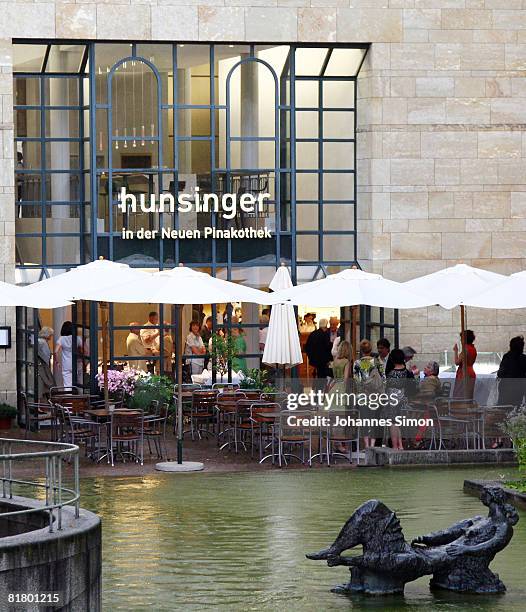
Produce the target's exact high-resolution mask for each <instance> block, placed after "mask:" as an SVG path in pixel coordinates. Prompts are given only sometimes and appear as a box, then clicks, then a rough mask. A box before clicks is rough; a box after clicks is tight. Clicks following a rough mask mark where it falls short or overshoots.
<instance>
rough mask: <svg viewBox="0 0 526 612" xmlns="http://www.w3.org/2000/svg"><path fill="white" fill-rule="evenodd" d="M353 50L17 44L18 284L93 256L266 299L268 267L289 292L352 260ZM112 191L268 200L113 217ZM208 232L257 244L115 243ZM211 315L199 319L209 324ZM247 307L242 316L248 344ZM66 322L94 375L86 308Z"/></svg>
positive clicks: (118, 333)
mask: <svg viewBox="0 0 526 612" xmlns="http://www.w3.org/2000/svg"><path fill="white" fill-rule="evenodd" d="M366 47H367V46H366V45H356V46H345V47H344V46H337V47H335V46H326V47H308V46H303V45H251V44H242V45H235V44H219V43H215V44H204V43H203V44H176V43H165V44H160V43H155V44H153V43H148V42H145V43H81V42H79V43H76V44H62V43H60V42H50V43H49V44H36V45H28V44H16V45H15V47H14V48H15V53H14V71H15V143H16V154H17V166H16V206H17V222H16V224H17V227H16V231H17V243H16V247H17V263H18V268H19V271H20V273H23V271H26V272H24V273H25V274H27V273H28V272H27V271H28V270H30V269H41V270H43V271H44V272H43V273H44V275H49V274H51V273H53V268H56V269H57V270H56V272H58V271H59V270H63V269H67V268H70V267H72V266H75V265H78V264H79V263H84V262H87V261H91V260H94V259H96V258H98V257H100V256H103V257H105V258H108V259H111V260H115V261H121V262H125V263H129V264H131V265H133V266H137V267H141V268H149V269H152V270H157V269H162V268H166V267H173V266H176V265H178V264H179V262H183V263H185V264H186V265H190V266H194V267H198V268H201V269H206V271H208V272H210V273H211V274H213V275H218V276H222V277H224V278H228V279H232V280H241V281H243V282H245V283H248V284H251V285H253V286H257V287H260V288H265V287H266V286H268V282H269V281H270V278H271V276H272V273H273V271H274V270H275V268H276V267H277V266H278V265H279V264H280V263H281V262H285V263H287V264H288V265H290V267H291V270H292V276H293V281H294V282H301V281H302V280H308V279H310V278H311V277H312V270H313V269H316V270H318V271H320V270H321V273H322V274H326V273H328V272H330V271H331V270H336V269H341V268H344V267H349V266H350V265H353V264H355V263H357V236H356V195H355V194H356V175H355V167H356V151H355V125H356V111H357V109H356V78H357V75H358V72H359V70H360V67H361V64H362V62H363V59H364V57H365V53H366ZM122 187H125V188H126V190H127V192H128V193H131V194H133V195H135V196H136V197H137V198H138V199H139V198H140V197H141V195H142V196H145V195H149V194H155V196H156V197H157V198H159V196H160V195H161V194H168V193H171V194H172V195H174V197H176V198H177V196H178V195H179V194H180V193H182V192H185V193H200V194H204V193H207V194H215V195H216V196H217V197H218V198H221V197H222V195H223V194H226V193H233V194H247V193H248V194H251V195H252V196H253V197H254V198H257V197H258V196H260V195H261V194H269V196H267V197H266V198H265V199H264V203H263V205H262V206H261V207H259V208H258V210H256V211H254V212H241V213H239V214H238V215H236V216H235V217H234V218H233V219H229V218H228V216H226V215H225V214H223V213H221V212H214V211H213V210H212V211H208V212H207V211H203V210H200V211H195V212H191V213H184V214H182V213H178V212H177V211H175V212H173V213H172V212H166V213H163V214H161V215H159V214H151V213H141V214H131V213H130V211H129V210H127V209H126V210H124V211H123V210H122V207H121V206H120V202H119V199H118V197H119V193H120V190H121V188H122ZM198 198H202V195H201V196H198ZM201 201H202V200H201ZM209 226H212V227H214V228H217V229H229V228H233V229H242V228H247V229H250V228H254V229H263V230H266V232H267V233H268V237H266V238H264V239H237V238H232V239H230V238H218V239H216V240H212V239H210V238H203V237H201V238H199V239H179V240H173V239H155V240H141V239H138V238H132V239H129V238H127V239H124V238H123V234H122V232H123V229H124V228H126V229H128V230H132V231H135V230H136V229H138V228H141V227H142V228H146V229H150V230H160V229H162V228H173V229H190V230H203V228H205V227H209ZM317 273H318V272H317ZM201 306H202V305H201ZM225 307H226V305H220V306H218V307H217V308H215V309H214V312H212V309H211V307H208V306H206V305H205V307H204V310H205V311H206V314H210V315H212V314H213V315H214V317H215V318H216V319H217V316H216V314H217V313H216V312H215V311H216V310H218V309H219V308H222V309H224V308H225ZM132 310H133V309H132ZM135 310H137V309H135ZM143 310H144V312H143V311H142V310H140V309H139V310H137V312H135V313H134V315H135V316H134V317H133V318H134V320H136V322H140V323H141V325H142V324H144V322H145V321H146V320H147V314H148V312H147V311H148V310H152V311H153V310H155V311H156V312H158V313H159V319H160V325H161V326H163V325H164V323H165V322H166V327H167V329H170V327H172V326H173V325H174V316H173V313H172V312H171V310H170V309H169V308H167V307H165V308H164V309H162V308H161V307H160V306H159V305H148V306H145V309H143ZM209 310H210V312H208V311H209ZM252 310H253V309H252ZM252 310H251V309H246V313H245V312H243V315H242V320H243V326H244V327H246V329H250V328H251V326H253V328H254V330H255V331H254V333H253V334H252V335H254V338H255V337H256V335H257V334H256V332H257V328H258V325H259V321H258V313H257V312H255V311H254V312H252ZM129 313H130V309H129V308H128V309H126V308H124V309H123V307H121V306H115V308H112V311H111V319H110V320H111V324H112V329H113V340H112V360H114V361H116V362H117V361H120V360H123V359H124V357H125V356H126V355H125V336H126V334H127V332H128V331H129V329H128V328H129V321H128V320H127V319H129V318H130V317H129ZM73 314H74V315H75V316H76V317H77V318H78V321H77V327H78V328H79V330H81V331H79V334H80V333H82V334H83V335H86V334H87V335H89V336H90V338H91V351H90V352H89V353H88V352H87V351H86V354H85V355H84V361H85V368H84V369H85V370H87V369H88V368H89V367H90V364H91V367H92V368H93V367H96V364H97V360H98V355H97V347H98V342H97V338H96V334H97V331H96V330H97V328H98V325H97V323H96V316H97V313H96V309H91V310H90V309H89V308H87V307H86V306H78V307H77V312H76V314H75V313H73ZM99 331H100V329H99ZM161 337H162V334H161ZM248 344H249V345H250V346H249V347H248V348H247V355H252V354H254V355H256V354H258V353H259V347H258V343H257V341H256V340H253V341H250V342H249V343H248ZM161 352H162V351H161ZM159 360H160V357H159Z"/></svg>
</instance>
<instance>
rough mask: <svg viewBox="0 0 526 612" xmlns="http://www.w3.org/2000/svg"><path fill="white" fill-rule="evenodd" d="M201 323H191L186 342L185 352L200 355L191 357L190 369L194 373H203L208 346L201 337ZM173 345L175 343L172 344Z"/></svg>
mask: <svg viewBox="0 0 526 612" xmlns="http://www.w3.org/2000/svg"><path fill="white" fill-rule="evenodd" d="M200 331H201V325H200V324H199V321H192V322H191V323H190V329H189V332H188V336H186V344H185V347H184V352H185V354H187V355H198V356H200V357H196V358H194V359H189V360H188V362H189V363H190V371H191V373H192V374H202V373H203V370H204V367H205V358H204V355H206V348H205V345H204V343H203V339H202V338H201V333H200ZM172 346H173V345H172Z"/></svg>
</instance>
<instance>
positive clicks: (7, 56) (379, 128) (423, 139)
mask: <svg viewBox="0 0 526 612" xmlns="http://www.w3.org/2000/svg"><path fill="white" fill-rule="evenodd" d="M0 14H1V16H2V17H1V20H0V235H1V239H0V278H3V279H5V280H7V281H12V280H13V279H14V267H15V236H14V234H15V229H14V228H15V212H14V209H15V207H14V191H15V190H14V176H13V173H14V149H13V85H12V39H49V40H68V41H71V40H74V39H81V40H101V41H102V40H104V41H118V40H126V41H131V40H134V41H141V40H153V41H183V42H191V41H208V42H210V41H221V42H226V41H235V42H250V43H262V42H264V43H279V42H296V41H301V42H307V43H370V45H371V46H370V49H369V51H368V54H367V57H366V60H365V63H364V65H363V67H362V69H361V72H360V75H359V85H358V97H359V113H358V120H359V123H358V126H357V131H358V134H357V147H358V148H357V151H358V158H359V165H358V182H359V193H358V198H359V204H358V216H359V227H358V230H359V235H358V248H359V256H360V262H361V263H362V265H363V266H364V267H365V268H366V269H369V270H372V271H375V272H379V273H382V274H383V275H385V276H386V277H388V278H391V279H394V280H408V279H410V278H413V277H415V276H418V275H422V274H425V273H429V272H432V271H435V270H438V269H440V268H443V267H445V266H447V265H450V264H453V263H457V262H465V263H470V264H472V265H475V266H480V267H482V268H486V269H491V270H494V271H498V272H502V273H506V274H508V273H511V272H516V271H519V270H522V269H523V267H524V263H525V259H526V232H525V231H524V230H525V228H526V160H525V157H526V139H525V138H526V136H525V134H524V130H525V127H526V80H525V78H524V71H525V70H526V2H525V1H524V0H505V1H503V0H274V1H272V0H144V2H141V1H137V0H131V1H130V0H107V1H105V2H90V1H89V0H88V1H79V2H77V3H75V2H67V1H66V2H62V1H61V2H56V3H55V2H46V1H44V2H12V1H11V2H0ZM4 323H5V324H8V325H11V326H13V328H14V323H15V321H14V313H13V312H12V311H11V310H7V311H6V310H5V309H2V310H1V311H0V324H4ZM400 323H401V343H402V344H411V345H412V346H413V347H414V348H415V349H416V350H417V351H418V352H419V353H421V354H422V357H424V356H426V357H427V356H428V355H429V356H437V355H438V354H439V353H440V351H442V350H443V349H445V348H449V347H451V345H452V343H453V342H454V341H455V340H456V339H457V332H458V325H459V321H458V313H456V312H450V311H446V310H443V309H441V308H438V307H436V308H435V307H433V308H427V309H422V310H418V311H410V312H405V313H401V317H400ZM468 324H469V326H470V327H472V328H473V329H475V331H476V333H477V337H478V341H477V345H478V347H479V350H483V351H484V350H487V351H490V350H498V351H502V350H504V349H505V348H506V345H507V342H508V339H509V337H511V335H514V334H515V333H520V332H523V326H524V325H525V324H526V317H525V315H524V313H522V312H518V311H509V312H502V311H500V312H498V313H497V312H492V311H478V310H475V309H470V311H469V314H468ZM0 361H1V362H2V367H1V368H0V389H2V390H7V393H8V397H9V394H12V393H13V392H14V390H15V363H14V361H15V356H14V351H13V350H12V351H8V352H6V351H3V352H2V354H0ZM3 393H4V394H5V391H4V392H3ZM0 399H2V398H0Z"/></svg>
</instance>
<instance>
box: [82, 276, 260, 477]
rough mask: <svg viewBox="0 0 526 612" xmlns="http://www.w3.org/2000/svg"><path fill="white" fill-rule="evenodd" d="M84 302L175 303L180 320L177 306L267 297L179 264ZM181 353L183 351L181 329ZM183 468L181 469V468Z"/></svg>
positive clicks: (180, 453) (179, 401) (100, 292)
mask: <svg viewBox="0 0 526 612" xmlns="http://www.w3.org/2000/svg"><path fill="white" fill-rule="evenodd" d="M87 295H88V296H89V297H88V298H87V299H94V300H103V301H105V302H125V303H141V302H145V301H148V302H155V303H160V304H175V305H176V306H177V308H178V310H179V321H181V316H180V315H181V306H182V305H183V304H217V303H222V302H226V303H229V302H254V303H256V304H267V303H268V294H267V293H264V292H263V291H259V290H257V289H252V288H251V287H245V286H243V285H238V284H236V283H232V282H229V281H226V280H222V279H220V278H215V277H213V276H210V274H206V273H204V272H199V271H198V270H193V269H191V268H186V267H184V266H182V265H180V266H179V267H177V268H173V269H171V270H166V271H161V272H156V273H154V274H147V273H145V278H142V279H141V282H140V283H136V282H122V283H119V282H117V283H115V284H114V285H113V286H111V287H107V286H105V287H93V288H92V290H91V291H90V292H88V294H87ZM179 332H180V337H181V344H180V346H181V352H182V351H184V341H183V334H182V329H180V330H179ZM182 372H183V364H182V355H181V354H178V355H177V380H178V381H179V384H178V385H177V390H178V394H177V422H178V436H177V463H178V464H180V465H182V464H183V402H182V387H181V381H182ZM183 467H184V466H183Z"/></svg>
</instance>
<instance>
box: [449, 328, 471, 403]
mask: <svg viewBox="0 0 526 612" xmlns="http://www.w3.org/2000/svg"><path fill="white" fill-rule="evenodd" d="M460 340H461V342H462V344H463V345H464V344H465V347H466V361H467V364H466V365H467V367H466V375H467V378H468V380H467V381H466V382H464V367H463V364H462V357H463V352H461V353H459V350H458V345H457V344H455V346H454V347H453V352H454V353H455V365H456V366H458V368H457V375H456V377H455V388H454V389H453V397H454V398H455V399H473V393H474V391H475V380H476V378H477V375H476V374H475V370H474V368H473V364H474V363H475V361H476V360H477V349H476V348H475V346H474V345H473V343H474V342H475V334H474V333H473V331H472V330H471V329H466V330H465V331H464V337H463V335H462V334H460Z"/></svg>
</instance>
